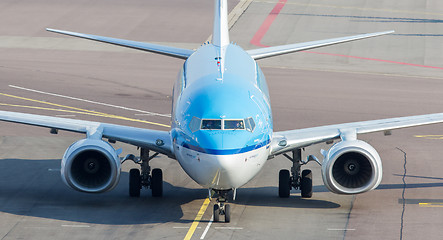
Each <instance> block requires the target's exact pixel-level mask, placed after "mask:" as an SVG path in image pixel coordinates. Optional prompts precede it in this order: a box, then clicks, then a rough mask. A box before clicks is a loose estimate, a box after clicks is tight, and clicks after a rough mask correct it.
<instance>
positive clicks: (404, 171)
mask: <svg viewBox="0 0 443 240" xmlns="http://www.w3.org/2000/svg"><path fill="white" fill-rule="evenodd" d="M397 149H398V150H399V151H401V152H402V153H403V155H404V161H403V176H402V181H403V191H402V193H401V200H402V204H403V206H402V211H401V219H400V240H402V239H403V228H404V217H405V210H406V200H405V191H406V172H407V171H406V163H407V158H406V157H407V156H406V152H405V151H403V150H401V149H400V148H398V147H397Z"/></svg>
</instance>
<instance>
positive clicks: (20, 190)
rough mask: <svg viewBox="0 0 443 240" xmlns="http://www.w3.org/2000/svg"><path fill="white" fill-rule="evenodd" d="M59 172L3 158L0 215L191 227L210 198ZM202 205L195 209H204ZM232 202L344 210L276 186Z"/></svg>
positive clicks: (53, 166) (243, 191)
mask: <svg viewBox="0 0 443 240" xmlns="http://www.w3.org/2000/svg"><path fill="white" fill-rule="evenodd" d="M59 169H60V160H59V159H47V160H27V159H1V160H0V212H5V213H10V214H14V215H23V216H33V217H39V218H47V219H55V220H61V221H72V222H81V223H93V224H107V225H127V224H128V225H133V224H149V223H165V222H176V223H190V222H192V221H193V220H194V219H193V217H194V216H193V217H192V218H191V219H185V218H184V214H183V209H184V208H189V207H188V206H187V204H189V203H191V202H193V201H196V200H197V201H198V200H203V199H205V198H206V197H207V190H206V189H202V188H198V189H193V188H185V187H180V186H177V185H176V186H174V185H172V184H171V183H169V182H164V185H163V188H164V196H163V197H162V198H154V197H151V193H150V191H147V190H144V191H142V196H141V197H140V198H131V197H129V194H128V173H126V172H122V175H121V178H120V182H119V184H118V186H117V187H116V188H115V189H114V190H112V191H110V192H107V193H102V194H87V193H81V192H77V191H74V190H72V189H70V188H68V187H67V186H66V185H65V184H64V183H63V182H62V180H61V178H60V171H59ZM409 177H412V176H409ZM414 177H419V176H414ZM435 180H441V179H435ZM403 187H404V186H403V184H382V185H380V186H379V187H378V190H384V189H402V188H403ZM427 187H443V182H437V183H414V184H407V185H406V188H427ZM321 192H328V190H327V189H326V187H325V186H322V185H319V186H314V194H315V193H321ZM212 202H213V203H214V202H215V200H212ZM199 204H200V203H198V204H197V205H198V207H196V208H197V209H198V208H199V207H200V205H199ZM234 204H237V205H246V206H262V207H281V208H300V209H333V208H339V207H341V206H340V205H339V204H337V203H334V202H331V201H326V200H318V199H315V198H313V199H302V198H300V196H299V194H298V193H297V192H296V191H292V192H291V196H290V198H279V197H278V196H277V187H274V186H267V187H250V188H248V187H246V188H240V189H239V190H238V193H237V199H236V201H234ZM194 207H195V206H194ZM208 209H210V208H208ZM196 211H197V210H196Z"/></svg>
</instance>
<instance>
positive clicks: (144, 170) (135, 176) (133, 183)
mask: <svg viewBox="0 0 443 240" xmlns="http://www.w3.org/2000/svg"><path fill="white" fill-rule="evenodd" d="M157 155H158V153H155V154H153V155H152V156H149V150H148V149H145V148H141V149H140V160H138V161H136V160H135V158H133V159H132V160H133V161H134V162H135V163H137V164H139V165H140V167H141V173H140V170H139V169H137V168H134V169H131V170H130V171H129V196H131V197H140V190H141V189H142V187H145V188H151V191H152V196H153V197H161V196H162V195H163V173H162V170H161V169H159V168H154V169H153V170H152V173H151V167H150V166H149V161H151V160H152V159H153V158H155V157H156V156H157Z"/></svg>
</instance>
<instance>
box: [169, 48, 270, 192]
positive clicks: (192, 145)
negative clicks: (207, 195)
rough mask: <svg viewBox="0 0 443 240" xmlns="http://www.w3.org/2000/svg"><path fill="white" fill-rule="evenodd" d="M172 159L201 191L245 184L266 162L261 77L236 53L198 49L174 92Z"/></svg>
mask: <svg viewBox="0 0 443 240" xmlns="http://www.w3.org/2000/svg"><path fill="white" fill-rule="evenodd" d="M173 95H174V102H173V113H172V129H171V135H172V138H173V148H174V153H175V156H176V158H177V160H178V161H179V163H180V164H181V166H182V167H183V169H184V170H185V171H186V173H187V174H188V175H189V176H190V177H191V178H192V179H194V180H195V181H196V182H197V183H199V184H200V185H202V186H203V187H205V188H210V189H217V190H224V189H235V188H238V187H241V186H242V185H244V184H246V183H247V182H248V181H250V180H251V179H252V178H253V177H254V176H255V175H257V173H258V172H259V171H260V169H261V168H262V167H263V165H264V163H265V162H266V160H267V159H268V156H269V153H270V142H271V138H272V130H273V127H272V114H271V109H270V102H269V94H268V90H267V85H266V81H265V78H264V76H263V73H262V72H261V70H260V68H259V67H258V66H257V64H256V62H255V61H254V60H253V59H252V58H251V57H250V56H249V55H248V54H247V53H246V52H244V51H243V50H242V49H241V48H240V47H238V46H236V45H232V44H231V45H228V46H226V47H224V48H218V47H216V46H214V45H212V44H210V45H204V46H202V47H201V48H200V49H198V50H197V51H196V52H195V53H194V54H193V55H191V57H189V59H188V60H187V61H186V62H185V63H184V65H183V69H182V71H181V72H180V74H179V77H178V80H177V82H176V84H175V86H174V93H173Z"/></svg>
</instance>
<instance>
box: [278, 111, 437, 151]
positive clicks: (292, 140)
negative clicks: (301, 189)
mask: <svg viewBox="0 0 443 240" xmlns="http://www.w3.org/2000/svg"><path fill="white" fill-rule="evenodd" d="M441 122H443V113H436V114H427V115H419V116H411V117H400V118H389V119H382V120H372V121H363V122H354V123H344V124H337V125H329V126H321V127H313V128H305V129H298V130H291V131H282V132H274V136H273V139H272V143H271V156H275V155H278V154H281V153H285V152H288V151H292V150H294V149H297V148H302V147H307V146H309V145H312V144H316V143H322V142H326V141H329V140H333V139H338V138H342V139H347V138H356V136H357V134H363V133H371V132H379V131H387V130H393V129H398V128H407V127H414V126H420V125H427V124H434V123H441Z"/></svg>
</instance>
